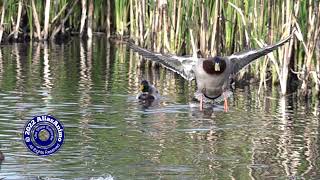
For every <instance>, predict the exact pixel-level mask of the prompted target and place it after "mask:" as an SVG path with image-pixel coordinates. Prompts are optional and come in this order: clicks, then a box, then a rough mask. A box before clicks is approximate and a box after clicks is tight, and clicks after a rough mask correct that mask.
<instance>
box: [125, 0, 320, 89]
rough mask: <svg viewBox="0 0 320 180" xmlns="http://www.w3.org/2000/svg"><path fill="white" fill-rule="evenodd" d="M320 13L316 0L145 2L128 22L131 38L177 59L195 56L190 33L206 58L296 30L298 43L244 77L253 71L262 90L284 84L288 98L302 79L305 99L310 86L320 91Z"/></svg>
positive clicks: (133, 8)
mask: <svg viewBox="0 0 320 180" xmlns="http://www.w3.org/2000/svg"><path fill="white" fill-rule="evenodd" d="M319 9H320V6H319V1H313V0H307V1H302V0H297V1H290V0H284V1H275V0H229V1H223V0H216V1H211V0H187V1H182V0H172V1H167V0H158V1H148V2H145V1H144V0H142V1H137V2H135V1H132V3H130V18H129V20H128V22H130V24H129V26H130V30H131V31H130V35H131V36H132V37H134V38H136V40H137V41H138V42H139V43H140V44H141V45H142V46H147V47H149V48H151V49H154V50H155V51H163V52H171V53H178V54H192V53H194V52H192V51H193V50H192V48H191V47H192V46H191V44H190V43H191V39H190V32H191V31H190V29H191V30H192V32H193V36H194V37H195V42H196V43H195V44H196V46H197V49H198V50H199V52H201V54H202V56H205V57H206V56H212V55H226V54H231V53H233V52H235V51H241V50H243V49H248V48H258V47H260V46H264V45H266V44H272V43H275V42H276V41H278V40H280V39H281V38H283V37H285V36H288V35H289V34H290V33H292V32H293V30H294V29H296V31H294V32H295V34H296V36H297V37H298V40H297V39H293V40H291V41H290V42H289V43H288V44H287V45H285V46H283V47H281V48H279V50H278V51H277V52H276V53H271V54H269V55H268V58H266V61H258V62H257V63H255V64H253V65H251V67H250V68H248V69H246V70H245V71H242V74H244V73H247V72H249V71H250V73H253V75H255V76H254V77H260V78H259V79H260V85H261V87H267V83H266V82H267V80H268V79H271V80H272V82H273V83H274V84H275V83H279V84H280V87H281V93H282V94H286V93H287V89H288V88H287V85H288V79H289V80H293V79H295V78H298V79H300V83H301V84H302V88H301V92H302V93H303V94H306V95H307V94H308V90H309V89H310V88H311V87H315V89H316V91H317V92H319V77H320V75H319V74H320V71H319V69H320V67H319V64H320V62H319V61H320V59H319V58H320V57H319V56H316V55H317V54H320V53H319V52H318V53H316V52H315V51H316V50H317V49H316V47H317V46H316V45H317V43H318V46H320V43H319V30H320V24H319V20H320V17H319V16H320V13H319ZM122 24H124V23H122ZM128 33H129V32H128ZM319 50H320V47H318V51H319ZM269 74H270V77H268V75H269ZM290 83H291V81H290Z"/></svg>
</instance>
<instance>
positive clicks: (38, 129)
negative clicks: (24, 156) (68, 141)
mask: <svg viewBox="0 0 320 180" xmlns="http://www.w3.org/2000/svg"><path fill="white" fill-rule="evenodd" d="M23 140H24V143H25V145H26V146H27V148H28V149H29V150H30V151H31V152H33V153H35V154H36V155H39V156H48V155H51V154H53V153H55V152H57V151H58V150H59V149H60V148H61V147H62V144H63V141H64V129H63V125H62V123H61V122H60V121H59V120H58V119H56V118H55V117H53V116H51V115H42V116H36V117H33V118H32V119H31V120H29V121H28V122H27V123H26V125H25V127H24V129H23Z"/></svg>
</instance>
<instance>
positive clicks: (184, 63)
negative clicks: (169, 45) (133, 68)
mask: <svg viewBox="0 0 320 180" xmlns="http://www.w3.org/2000/svg"><path fill="white" fill-rule="evenodd" d="M127 44H128V47H130V48H131V49H132V50H133V51H135V52H137V53H139V54H140V55H141V56H142V57H144V58H147V59H149V60H151V61H154V62H157V63H160V64H162V65H163V66H164V67H165V68H167V69H169V70H171V71H173V72H175V73H178V74H179V75H180V76H182V77H183V78H184V79H186V80H189V81H191V80H193V79H195V74H194V68H195V65H196V60H195V59H194V58H193V57H183V56H176V55H169V54H161V53H156V52H152V51H149V50H147V49H144V48H142V47H140V46H138V45H136V44H134V43H133V42H131V41H128V42H127Z"/></svg>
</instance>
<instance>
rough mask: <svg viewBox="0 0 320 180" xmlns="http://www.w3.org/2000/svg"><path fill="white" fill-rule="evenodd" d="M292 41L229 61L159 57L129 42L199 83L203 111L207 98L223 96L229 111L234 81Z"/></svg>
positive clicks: (242, 54)
mask: <svg viewBox="0 0 320 180" xmlns="http://www.w3.org/2000/svg"><path fill="white" fill-rule="evenodd" d="M291 37H292V34H291V35H289V36H288V37H286V38H285V39H283V40H281V41H279V42H278V43H276V44H274V45H268V46H265V47H263V48H260V49H255V50H248V51H242V52H238V53H235V54H232V55H230V56H225V57H221V56H214V57H209V58H195V57H192V56H176V55H170V54H161V53H156V52H152V51H149V50H147V49H144V48H141V47H139V46H137V45H136V44H134V43H133V42H132V41H128V45H129V47H130V48H131V49H133V50H134V51H136V52H138V53H139V54H140V55H142V56H143V57H145V58H148V59H150V60H152V61H155V62H158V63H160V64H162V65H164V67H166V68H168V69H170V70H172V71H174V72H176V73H178V74H179V75H181V76H182V77H183V78H185V79H187V80H189V81H191V80H194V79H195V80H196V83H197V92H196V93H201V94H202V95H201V96H200V98H198V100H199V101H200V110H201V111H202V109H203V102H204V98H206V99H209V100H214V99H216V98H218V97H220V96H221V95H223V96H224V109H225V111H228V102H227V96H226V95H225V92H226V90H227V89H228V88H229V86H230V80H231V78H232V77H233V76H234V75H236V74H237V73H238V72H239V71H240V70H241V69H242V68H244V67H245V66H247V65H248V64H250V63H251V62H252V61H254V60H256V59H258V58H259V57H261V56H264V55H267V54H268V53H270V52H272V51H273V50H275V49H277V48H278V47H280V46H282V45H284V44H285V43H286V42H288V41H289V40H290V39H291Z"/></svg>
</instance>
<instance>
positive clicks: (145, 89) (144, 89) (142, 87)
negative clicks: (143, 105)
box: [140, 80, 150, 93]
mask: <svg viewBox="0 0 320 180" xmlns="http://www.w3.org/2000/svg"><path fill="white" fill-rule="evenodd" d="M149 89H150V84H149V82H148V81H147V80H142V81H141V83H140V91H141V92H143V93H147V92H149Z"/></svg>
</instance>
